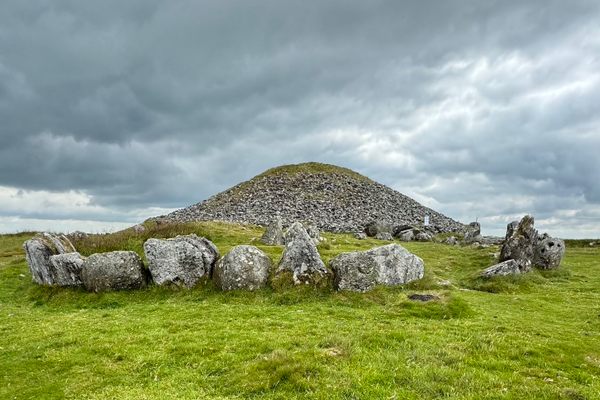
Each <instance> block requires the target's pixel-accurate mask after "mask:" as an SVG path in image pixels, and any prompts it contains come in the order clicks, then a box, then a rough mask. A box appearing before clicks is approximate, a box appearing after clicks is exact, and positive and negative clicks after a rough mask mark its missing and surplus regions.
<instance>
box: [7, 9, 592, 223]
mask: <svg viewBox="0 0 600 400" xmlns="http://www.w3.org/2000/svg"><path fill="white" fill-rule="evenodd" d="M599 18H600V6H599V4H598V2H596V1H569V2H565V1H545V2H539V1H444V2H437V1H369V2H362V1H350V2H349V1H341V0H327V1H318V2H292V1H275V0H272V1H255V2H254V1H241V0H240V1H171V2H159V1H147V0H144V1H126V2H124V1H102V2H80V1H56V0H55V1H39V2H23V1H16V0H15V1H11V0H7V1H5V2H3V5H2V11H1V12H0V120H1V121H2V124H1V125H0V135H1V136H0V137H1V141H2V146H1V147H0V186H4V187H11V188H18V189H24V190H29V191H50V192H66V191H80V192H82V193H85V194H86V195H88V196H90V199H91V200H90V201H91V204H94V205H98V206H102V207H105V208H106V210H109V211H107V212H109V213H110V214H111V215H110V219H111V220H114V219H115V218H117V217H115V213H117V215H118V212H122V213H124V214H123V215H124V216H125V215H126V214H127V212H128V210H131V209H132V208H138V209H140V208H148V209H150V207H162V208H174V207H180V206H184V205H187V204H190V203H194V202H196V201H199V200H202V199H204V198H206V197H207V196H210V195H211V194H214V193H215V192H217V191H219V190H222V189H224V188H226V187H228V186H230V185H232V184H235V183H237V182H239V181H241V180H243V179H247V178H249V177H251V176H252V175H254V174H257V173H260V172H261V171H262V170H263V169H265V168H269V167H272V166H274V165H278V164H283V163H293V162H302V161H308V160H316V161H323V162H329V163H337V164H341V165H344V166H348V167H350V168H353V169H356V170H359V171H360V172H362V173H365V174H367V175H369V176H371V177H372V178H374V179H376V180H379V181H381V182H383V183H386V184H389V185H391V186H393V187H394V188H395V189H398V190H400V191H402V192H405V193H406V194H409V195H413V196H415V197H416V198H417V199H419V200H421V201H425V202H428V205H431V206H434V207H437V208H439V209H440V211H443V212H446V213H448V214H450V215H451V216H453V217H456V218H474V217H475V216H478V215H479V216H487V217H489V218H490V221H491V219H492V218H497V217H500V216H502V215H504V216H506V217H507V218H508V216H513V215H517V214H519V213H524V212H534V213H535V212H539V214H540V215H542V216H547V217H548V218H550V217H552V216H553V215H557V210H563V211H564V210H570V211H569V212H570V213H571V214H569V215H574V214H573V213H575V214H577V213H579V214H581V215H584V214H585V215H586V218H588V219H587V220H586V221H591V220H593V219H594V218H595V215H596V214H595V213H596V210H597V209H598V208H599V207H600V185H598V183H597V177H598V174H599V172H600V158H599V157H597V154H598V149H600V132H599V131H598V127H599V126H600V112H599V111H600V106H599V105H600V73H599V72H598V71H600V56H599V54H600V40H599V39H598V38H599V37H600V28H599V27H598V23H597V21H598V19H599ZM499 193H504V194H503V195H502V197H503V198H504V201H503V202H497V201H496V199H494V198H495V197H498V196H499ZM61 212H62V214H60V215H61V216H63V215H64V214H65V212H66V211H61ZM149 212H150V211H149ZM23 214H25V212H24V213H23ZM43 214H44V211H40V212H38V213H37V214H36V215H38V216H39V217H41V218H43V216H44V215H43ZM137 215H138V214H136V216H137ZM47 216H48V217H49V218H50V217H51V216H52V212H51V211H47ZM148 216H150V215H148ZM94 218H97V216H96V214H94ZM124 218H125V217H124ZM557 218H558V217H557ZM561 218H564V217H561ZM495 221H496V220H495ZM495 223H497V224H498V226H500V225H502V224H503V223H504V222H498V221H496V222H495ZM595 223H597V224H599V225H600V219H599V220H597V221H596V222H595ZM597 232H598V235H600V228H599V229H598V230H597Z"/></svg>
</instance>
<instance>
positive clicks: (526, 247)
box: [500, 215, 537, 271]
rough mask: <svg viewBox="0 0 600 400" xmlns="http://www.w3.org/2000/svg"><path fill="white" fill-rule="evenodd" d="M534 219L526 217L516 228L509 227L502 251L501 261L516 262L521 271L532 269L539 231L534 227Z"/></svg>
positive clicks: (510, 225) (509, 225)
mask: <svg viewBox="0 0 600 400" xmlns="http://www.w3.org/2000/svg"><path fill="white" fill-rule="evenodd" d="M533 225H534V219H533V217H532V216H530V215H526V216H524V217H523V219H521V221H520V222H519V223H518V224H517V225H516V226H515V225H514V223H510V224H508V226H507V233H506V240H505V242H504V244H503V245H502V249H501V250H500V261H506V260H515V261H516V262H517V263H518V264H519V265H520V270H521V271H527V270H529V269H531V267H532V265H533V259H534V251H535V245H536V244H537V231H536V230H535V228H534V227H533Z"/></svg>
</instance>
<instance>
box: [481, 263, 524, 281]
mask: <svg viewBox="0 0 600 400" xmlns="http://www.w3.org/2000/svg"><path fill="white" fill-rule="evenodd" d="M528 270H529V268H528V267H524V265H523V264H522V263H519V262H517V261H516V260H512V259H511V260H506V261H503V262H501V263H498V264H495V265H492V266H491V267H489V268H486V269H485V270H484V271H483V272H482V273H481V276H482V277H484V278H492V277H494V276H506V275H518V274H522V273H525V272H527V271H528Z"/></svg>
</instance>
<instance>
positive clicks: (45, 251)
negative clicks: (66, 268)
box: [23, 233, 75, 285]
mask: <svg viewBox="0 0 600 400" xmlns="http://www.w3.org/2000/svg"><path fill="white" fill-rule="evenodd" d="M23 249H24V250H25V258H26V260H27V264H28V265H29V271H30V272H31V277H32V279H33V281H34V282H35V283H37V284H40V285H57V284H59V282H61V276H60V273H59V274H58V275H57V272H56V270H55V269H54V266H53V265H52V264H51V263H50V257H51V256H53V255H57V254H64V253H73V252H75V247H74V246H73V244H72V243H71V241H70V240H69V239H68V238H67V237H66V236H64V235H53V234H50V233H41V234H39V235H36V236H34V237H33V238H32V239H29V240H27V241H26V242H25V243H23Z"/></svg>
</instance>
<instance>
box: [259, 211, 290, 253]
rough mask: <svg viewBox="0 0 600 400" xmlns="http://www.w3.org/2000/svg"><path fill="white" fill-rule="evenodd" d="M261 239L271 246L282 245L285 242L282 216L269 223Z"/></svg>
mask: <svg viewBox="0 0 600 400" xmlns="http://www.w3.org/2000/svg"><path fill="white" fill-rule="evenodd" d="M260 241H261V242H263V243H264V244H267V245H269V246H281V245H284V244H285V240H284V237H283V223H282V222H281V217H279V216H277V217H275V219H274V220H273V221H271V222H270V223H269V225H268V226H267V229H266V230H265V233H264V234H263V236H262V238H261V239H260Z"/></svg>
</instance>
